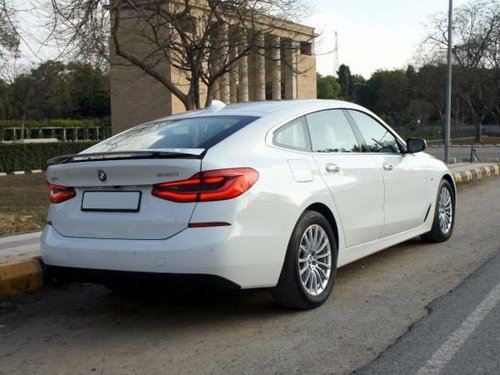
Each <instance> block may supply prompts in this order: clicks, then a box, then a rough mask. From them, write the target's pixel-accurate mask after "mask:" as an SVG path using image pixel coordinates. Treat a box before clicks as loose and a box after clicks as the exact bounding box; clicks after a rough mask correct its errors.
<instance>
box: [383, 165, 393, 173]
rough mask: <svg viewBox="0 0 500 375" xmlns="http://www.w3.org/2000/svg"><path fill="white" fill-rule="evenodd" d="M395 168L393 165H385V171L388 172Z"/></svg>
mask: <svg viewBox="0 0 500 375" xmlns="http://www.w3.org/2000/svg"><path fill="white" fill-rule="evenodd" d="M393 168H394V167H393V166H392V164H388V163H385V164H384V170H386V171H392V169H393Z"/></svg>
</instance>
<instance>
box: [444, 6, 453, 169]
mask: <svg viewBox="0 0 500 375" xmlns="http://www.w3.org/2000/svg"><path fill="white" fill-rule="evenodd" d="M449 1H450V3H449V8H448V59H447V60H448V78H447V80H446V124H445V127H444V162H445V163H446V164H448V163H449V162H450V146H451V142H450V131H451V49H452V40H451V38H452V37H451V26H452V17H453V0H449Z"/></svg>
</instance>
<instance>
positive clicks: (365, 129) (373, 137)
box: [349, 110, 400, 154]
mask: <svg viewBox="0 0 500 375" xmlns="http://www.w3.org/2000/svg"><path fill="white" fill-rule="evenodd" d="M349 114H350V115H351V116H352V118H353V120H354V122H355V123H356V125H357V127H358V129H359V131H360V132H361V135H362V136H363V138H364V140H365V143H366V145H365V151H366V152H382V153H391V154H397V153H399V152H400V150H399V145H398V141H397V140H396V137H394V135H392V133H391V132H390V131H389V130H388V129H387V128H386V127H385V126H383V125H382V124H381V123H379V122H378V121H377V120H375V119H374V118H373V117H370V116H368V115H367V114H365V113H362V112H359V111H352V110H350V111H349Z"/></svg>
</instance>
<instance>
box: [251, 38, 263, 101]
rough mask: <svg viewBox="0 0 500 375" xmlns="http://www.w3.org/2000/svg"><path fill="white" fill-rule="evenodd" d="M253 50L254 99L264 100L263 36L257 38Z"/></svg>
mask: <svg viewBox="0 0 500 375" xmlns="http://www.w3.org/2000/svg"><path fill="white" fill-rule="evenodd" d="M256 42H257V43H256V44H257V45H256V48H255V65H254V69H255V71H254V77H255V86H254V90H255V92H254V97H255V100H266V56H265V55H264V54H265V39H264V34H260V35H258V36H257V40H256Z"/></svg>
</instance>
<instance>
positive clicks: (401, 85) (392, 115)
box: [366, 70, 409, 125]
mask: <svg viewBox="0 0 500 375" xmlns="http://www.w3.org/2000/svg"><path fill="white" fill-rule="evenodd" d="M366 85H367V86H368V89H369V91H370V92H371V94H372V97H371V99H372V100H373V106H372V109H373V110H374V111H375V112H377V113H382V114H384V117H385V118H386V120H387V121H388V122H390V123H393V124H394V125H402V123H403V122H404V120H405V118H404V111H405V109H406V108H407V107H408V104H409V87H408V78H407V75H406V72H405V71H403V70H378V71H376V72H375V73H373V74H372V76H371V78H370V79H369V80H368V81H367V83H366Z"/></svg>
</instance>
